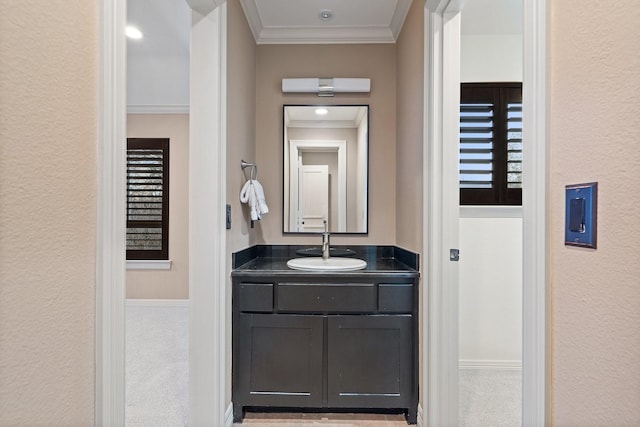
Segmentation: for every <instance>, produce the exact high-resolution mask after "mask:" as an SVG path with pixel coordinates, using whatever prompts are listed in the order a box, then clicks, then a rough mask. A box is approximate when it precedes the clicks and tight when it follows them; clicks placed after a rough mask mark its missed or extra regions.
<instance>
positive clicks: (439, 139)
mask: <svg viewBox="0 0 640 427" xmlns="http://www.w3.org/2000/svg"><path fill="white" fill-rule="evenodd" d="M463 3H464V0H427V1H426V2H425V15H424V17H425V21H424V22H425V43H424V46H425V55H424V58H425V67H424V70H425V75H424V84H425V97H424V100H425V101H424V102H425V104H424V114H425V115H424V123H425V126H424V141H425V148H424V150H423V153H424V159H423V165H424V170H426V171H428V173H425V174H424V177H423V179H424V182H423V191H424V194H423V201H424V206H423V211H424V212H425V214H426V221H425V222H424V223H423V224H424V226H423V242H424V243H423V253H424V254H426V256H427V269H428V271H427V289H428V292H423V296H422V303H423V307H426V309H427V315H425V316H423V318H422V319H423V320H422V322H423V324H422V330H423V331H428V332H427V334H428V336H427V339H428V348H427V349H426V351H424V352H423V357H422V364H423V367H424V368H423V371H422V372H423V377H422V384H423V390H424V391H425V393H424V394H426V396H425V397H424V399H423V404H425V405H426V408H425V410H426V411H427V420H426V423H425V420H424V419H423V416H422V415H423V411H422V408H419V414H418V422H419V424H420V425H425V424H426V425H438V426H440V425H441V426H449V425H457V422H458V411H459V409H458V401H457V393H458V391H457V387H458V380H457V371H458V349H457V339H458V334H457V329H458V311H457V309H458V307H457V305H458V301H457V278H456V275H455V274H452V273H451V266H450V265H449V264H450V261H449V260H448V250H449V249H450V248H452V247H455V246H451V243H452V242H454V243H455V242H456V240H457V230H455V229H454V227H453V226H452V225H451V223H450V221H446V219H447V218H451V217H452V216H453V217H457V216H458V213H457V212H454V209H457V208H454V207H453V206H452V199H451V198H448V196H447V195H446V194H447V193H451V192H455V193H457V183H456V184H455V185H454V186H450V185H451V184H450V171H448V172H447V171H445V170H443V168H446V167H447V165H448V169H454V168H455V169H457V160H456V162H455V166H454V163H451V162H449V163H443V159H445V157H446V151H445V150H446V149H447V144H446V143H445V141H448V142H449V146H451V145H453V144H455V145H457V140H455V137H454V135H456V134H457V132H458V129H457V128H458V126H459V124H457V123H456V121H457V120H453V118H452V117H448V115H455V116H458V112H457V108H454V105H455V106H456V107H457V105H458V103H459V92H457V90H459V85H460V80H459V70H460V68H459V67H460V64H459V62H460V28H459V27H460V21H459V16H457V15H459V12H460V10H462V6H463ZM523 6H524V7H523V14H524V17H523V22H524V26H523V36H524V37H523V38H524V43H523V44H524V46H523V48H524V49H523V59H524V63H523V75H524V77H523V116H524V118H523V120H524V121H523V140H524V141H525V144H523V175H524V177H525V179H526V182H527V184H526V186H525V188H524V189H523V200H522V208H523V281H522V286H523V310H522V312H523V351H522V354H523V377H522V378H523V383H522V387H523V388H522V425H523V426H542V425H546V422H547V421H548V416H549V410H548V409H549V405H548V402H547V399H548V398H549V393H548V387H549V381H548V377H549V364H548V363H547V352H548V349H549V342H548V336H547V327H548V319H547V310H546V300H547V284H548V270H547V264H546V254H547V229H548V227H547V218H546V206H547V196H546V193H547V192H546V190H547V175H548V172H547V145H548V138H547V120H548V118H547V103H548V100H547V81H546V79H547V0H524V1H523ZM456 16H457V17H456ZM456 76H457V81H456V78H455V77H456ZM447 138H448V139H447ZM527 141H535V142H536V143H535V144H531V143H529V144H527ZM449 148H450V147H449ZM443 221H444V222H443ZM462 256H464V254H462ZM454 341H455V342H454ZM423 342H425V341H423Z"/></svg>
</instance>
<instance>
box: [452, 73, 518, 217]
mask: <svg viewBox="0 0 640 427" xmlns="http://www.w3.org/2000/svg"><path fill="white" fill-rule="evenodd" d="M460 204H461V205H521V204H522V84H521V83H462V84H461V87H460Z"/></svg>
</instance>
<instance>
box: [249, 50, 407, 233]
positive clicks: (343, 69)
mask: <svg viewBox="0 0 640 427" xmlns="http://www.w3.org/2000/svg"><path fill="white" fill-rule="evenodd" d="M395 50H396V47H395V45H391V44H389V45H375V44H374V45H371V44H369V45H365V44H363V45H259V46H258V48H257V59H256V67H257V70H259V71H258V73H257V75H256V82H257V83H256V157H257V159H258V163H259V167H260V177H259V179H260V182H261V183H262V185H263V187H264V190H265V195H266V197H267V203H268V204H269V211H270V212H269V214H268V215H266V216H265V217H264V218H263V219H262V221H260V222H259V224H257V226H256V230H257V232H256V233H257V238H258V241H259V242H267V243H269V244H308V243H310V242H312V243H315V242H317V244H320V238H319V237H318V238H317V239H316V238H310V237H309V236H308V235H301V236H289V235H287V236H285V235H283V234H282V197H283V196H282V193H283V190H282V168H283V153H282V150H283V148H282V147H283V141H282V138H283V130H282V105H283V104H302V105H304V104H369V105H370V110H369V235H368V236H349V237H347V236H338V235H336V236H334V237H332V240H331V242H332V243H333V244H336V245H340V244H393V243H395V224H396V218H395V209H393V207H394V206H395V204H396V199H395V193H396V188H395V182H396V60H395ZM327 76H328V77H368V78H370V79H371V93H370V94H339V95H336V96H335V97H333V98H318V96H316V95H314V94H283V93H282V88H281V83H282V79H283V78H287V77H291V78H295V77H327ZM390 206H391V207H392V208H391V209H389V207H390Z"/></svg>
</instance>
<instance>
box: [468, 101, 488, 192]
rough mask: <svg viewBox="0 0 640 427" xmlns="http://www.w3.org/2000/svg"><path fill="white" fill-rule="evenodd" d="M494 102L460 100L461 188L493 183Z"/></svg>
mask: <svg viewBox="0 0 640 427" xmlns="http://www.w3.org/2000/svg"><path fill="white" fill-rule="evenodd" d="M493 110H494V108H493V104H470V103H466V104H460V188H491V187H492V186H493Z"/></svg>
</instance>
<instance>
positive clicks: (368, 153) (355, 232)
mask: <svg viewBox="0 0 640 427" xmlns="http://www.w3.org/2000/svg"><path fill="white" fill-rule="evenodd" d="M287 107H314V108H330V107H366V108H367V153H366V158H365V160H366V165H367V170H366V173H365V177H364V178H365V182H366V188H367V191H366V200H365V206H366V215H365V218H366V224H367V227H366V229H365V230H364V231H331V230H329V232H330V233H331V234H332V235H334V234H338V235H342V236H347V235H357V236H366V235H368V234H369V206H370V203H369V159H370V151H371V144H370V141H371V138H370V137H369V135H370V132H371V106H370V105H369V104H283V105H282V111H281V113H282V120H281V122H282V132H281V141H282V157H281V158H282V170H281V173H282V234H284V235H317V234H320V233H319V232H313V231H286V230H285V226H286V223H285V218H286V216H285V195H286V185H287V183H286V182H285V176H286V173H285V168H287V167H288V165H286V164H285V159H286V153H285V151H286V150H287V144H286V142H287V141H285V131H286V127H285V126H286V124H285V117H286V116H285V111H286V108H287Z"/></svg>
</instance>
